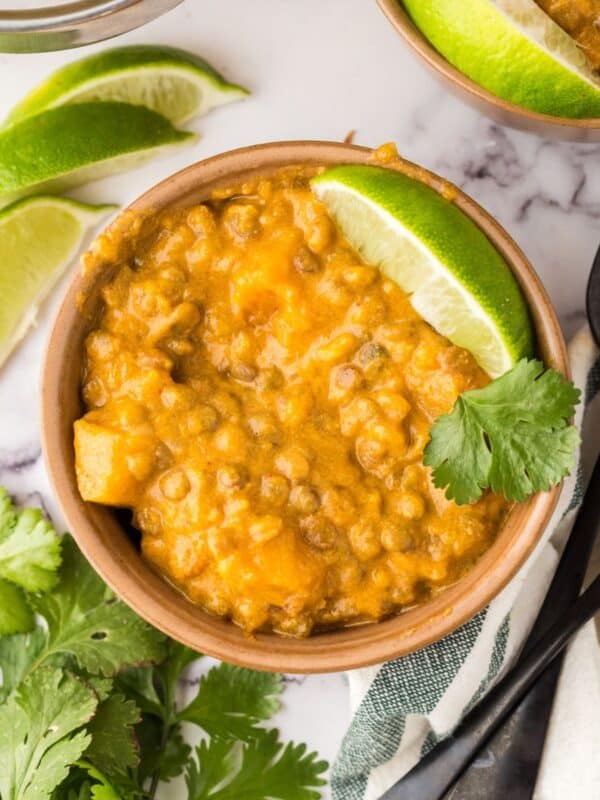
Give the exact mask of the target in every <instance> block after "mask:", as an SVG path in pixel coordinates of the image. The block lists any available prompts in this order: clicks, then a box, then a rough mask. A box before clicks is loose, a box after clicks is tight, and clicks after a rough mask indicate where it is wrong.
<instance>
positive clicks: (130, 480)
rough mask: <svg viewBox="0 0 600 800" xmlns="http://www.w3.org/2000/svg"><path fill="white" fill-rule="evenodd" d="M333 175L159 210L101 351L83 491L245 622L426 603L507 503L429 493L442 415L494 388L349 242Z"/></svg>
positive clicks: (83, 434)
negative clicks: (335, 212)
mask: <svg viewBox="0 0 600 800" xmlns="http://www.w3.org/2000/svg"><path fill="white" fill-rule="evenodd" d="M320 171H321V170H319V169H317V168H313V167H310V168H309V167H304V166H299V167H287V168H284V169H281V170H280V171H279V172H277V173H276V174H274V175H273V176H271V177H261V178H257V179H256V180H251V181H249V182H247V183H244V184H243V185H240V186H232V187H231V188H230V189H227V190H219V191H216V192H213V195H212V198H211V199H210V201H208V202H205V203H203V204H201V205H193V206H191V207H188V208H184V209H179V210H169V211H166V212H163V213H161V214H160V215H158V216H157V217H155V218H154V219H152V220H150V221H148V220H146V221H144V223H143V225H142V227H143V230H144V234H143V236H139V237H138V238H137V240H136V242H135V246H134V247H132V248H130V250H129V251H127V252H126V253H125V254H124V255H123V258H122V259H121V261H120V264H119V266H118V268H117V270H116V272H115V273H114V275H113V277H112V279H111V280H110V281H109V282H107V283H106V284H105V285H104V288H103V289H102V293H101V296H102V301H103V302H102V308H101V311H100V313H99V316H98V318H97V321H96V322H95V324H94V326H93V329H92V330H91V332H90V333H89V335H88V336H87V340H86V345H85V363H84V373H83V382H82V393H83V398H84V402H85V405H86V408H87V413H85V415H84V416H83V417H82V418H81V419H79V420H78V421H77V422H76V423H75V448H76V470H77V479H78V484H79V489H80V492H81V494H82V496H83V498H84V499H85V500H88V501H93V502H96V503H102V504H107V505H111V506H119V507H125V508H128V509H131V511H132V512H133V521H134V525H135V526H136V527H137V528H138V529H139V530H140V532H141V537H142V544H141V547H142V552H143V554H144V556H145V558H146V559H147V560H148V561H150V562H151V563H152V564H153V565H154V566H155V567H156V569H157V570H159V571H160V572H161V573H162V574H163V575H164V576H165V577H166V578H167V579H168V580H169V581H170V582H172V583H173V584H175V585H176V586H177V587H179V588H180V589H181V590H182V591H183V592H184V593H185V594H186V595H187V596H188V597H189V598H190V599H191V600H192V601H193V602H195V603H197V604H199V605H200V606H202V607H203V608H204V609H206V610H208V611H209V612H212V613H213V614H216V615H221V616H224V617H227V618H230V619H232V620H234V621H235V622H236V623H238V624H239V625H240V626H242V628H243V629H244V630H245V631H247V632H249V633H250V632H252V631H256V630H274V631H276V632H280V633H284V634H288V635H292V636H297V637H304V636H307V635H309V634H310V633H311V631H313V630H316V629H323V628H331V627H336V626H343V625H348V624H352V623H357V622H364V621H374V620H379V619H381V618H382V617H385V616H388V615H391V614H394V613H397V612H399V611H402V610H403V609H406V608H407V607H410V606H414V605H415V604H418V603H420V602H422V601H424V600H426V599H427V598H428V597H430V596H431V595H432V593H435V592H438V591H439V590H440V589H442V588H444V587H446V586H448V585H449V584H451V583H453V582H455V581H456V580H457V579H458V578H459V577H460V576H461V575H463V574H464V573H465V571H467V570H468V569H469V568H470V567H471V566H472V565H473V563H474V562H475V561H476V560H477V559H478V557H479V556H480V555H481V554H482V553H483V552H484V551H485V550H486V549H487V548H488V547H489V546H490V544H491V543H492V542H493V541H494V539H495V537H496V535H497V533H498V531H499V529H500V527H501V525H502V522H503V520H504V518H505V515H506V513H507V509H508V507H509V504H508V503H507V501H506V500H505V499H504V498H503V497H502V496H500V495H495V494H493V493H492V492H490V491H487V492H485V493H484V494H483V496H482V497H481V499H479V500H477V501H476V502H473V503H471V504H468V505H462V506H459V505H457V504H455V503H454V502H453V501H451V500H448V499H446V497H445V496H444V493H443V492H442V491H441V490H440V489H437V488H435V487H434V486H433V483H432V479H431V475H430V471H429V469H428V468H426V467H425V466H424V464H423V451H424V448H425V445H426V444H427V442H428V439H429V433H430V429H431V426H432V423H433V421H434V420H435V419H436V418H437V417H438V416H439V415H440V414H444V413H446V412H449V411H450V410H451V409H452V407H453V405H454V403H455V401H456V400H457V398H458V396H459V395H460V394H461V393H462V392H464V391H465V390H469V389H474V388H477V387H483V386H485V385H486V384H488V383H489V381H490V378H489V377H488V375H487V374H486V373H485V372H484V371H483V370H482V369H481V367H480V366H478V364H477V362H476V360H475V358H474V357H473V356H472V355H471V354H470V353H469V352H468V351H467V350H465V349H462V348H461V347H458V346H456V345H454V344H452V343H451V342H450V341H449V340H448V339H447V338H445V337H444V336H442V335H441V334H439V333H437V332H436V331H435V330H434V329H433V328H432V327H431V326H430V325H429V324H428V323H427V322H425V321H424V319H423V318H422V317H421V316H420V315H419V314H418V313H417V312H416V311H415V310H414V308H413V306H412V304H411V302H410V297H409V295H408V294H407V293H405V292H404V291H402V289H400V288H399V286H398V285H397V284H396V283H395V282H394V281H392V280H390V279H389V278H388V277H386V276H385V275H384V274H383V273H382V272H381V271H380V270H379V269H378V268H376V267H374V266H372V265H370V264H368V263H365V262H364V261H363V260H362V259H361V257H360V256H359V255H358V253H357V252H356V251H354V250H353V249H352V248H351V247H350V245H349V243H348V241H347V240H346V239H345V238H344V237H343V236H342V234H341V233H340V231H339V230H338V228H337V226H336V224H335V223H334V221H333V219H332V218H331V217H330V215H329V214H328V211H327V209H326V207H325V205H323V203H322V202H320V201H319V200H318V199H317V197H316V196H315V194H314V193H313V191H312V190H311V185H310V179H311V178H312V177H313V176H314V175H315V174H316V173H317V172H320ZM137 223H139V224H141V223H140V221H139V220H138V221H137ZM118 236H119V234H118V232H116V231H114V230H113V232H112V234H111V233H110V232H109V233H108V234H107V235H105V236H104V237H101V239H100V240H99V242H98V243H97V245H96V248H97V249H98V250H99V251H102V250H103V249H104V250H106V251H107V252H108V251H111V249H112V250H114V249H115V248H118V247H119V246H120V245H119V241H118Z"/></svg>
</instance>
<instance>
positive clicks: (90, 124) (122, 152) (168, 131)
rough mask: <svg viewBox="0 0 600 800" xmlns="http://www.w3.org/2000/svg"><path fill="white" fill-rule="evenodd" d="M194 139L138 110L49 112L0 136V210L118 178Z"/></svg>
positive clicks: (101, 107) (117, 106) (123, 106)
mask: <svg viewBox="0 0 600 800" xmlns="http://www.w3.org/2000/svg"><path fill="white" fill-rule="evenodd" d="M195 139H196V135H195V134H193V133H188V132H185V131H178V130H176V129H175V128H174V127H173V126H172V125H171V123H170V122H169V121H168V120H167V119H165V118H164V117H163V116H161V115H160V114H157V113H156V112H154V111H150V110H149V109H147V108H144V107H143V106H133V105H130V104H128V103H113V102H110V103H108V102H107V103H82V104H77V105H68V106H59V107H58V108H51V109H49V110H48V111H44V112H43V113H41V114H38V115H37V116H36V117H27V118H25V119H24V120H22V121H21V122H18V123H16V124H15V125H12V126H11V127H9V128H4V129H2V130H0V204H1V203H2V202H4V203H6V202H9V201H11V200H14V199H16V198H18V197H21V196H24V195H28V194H34V193H38V192H40V191H57V190H62V189H65V188H67V187H69V186H75V185H77V184H80V183H85V182H86V181H90V180H95V179H96V178H101V177H103V176H105V175H110V174H112V173H115V172H121V171H124V170H126V169H130V168H132V167H134V166H137V165H138V164H140V163H143V162H144V161H147V160H148V159H150V158H153V157H155V156H157V155H160V154H162V153H163V152H165V151H168V150H170V149H172V148H173V147H177V146H181V145H184V144H187V143H189V142H190V141H195Z"/></svg>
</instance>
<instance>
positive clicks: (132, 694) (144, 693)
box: [115, 667, 164, 719]
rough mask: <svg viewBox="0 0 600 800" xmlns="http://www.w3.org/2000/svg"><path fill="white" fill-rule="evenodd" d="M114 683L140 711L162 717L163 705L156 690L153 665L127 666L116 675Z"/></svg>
mask: <svg viewBox="0 0 600 800" xmlns="http://www.w3.org/2000/svg"><path fill="white" fill-rule="evenodd" d="M115 685H116V686H117V689H118V690H119V691H120V692H123V694H125V695H127V697H129V698H130V699H131V700H133V701H134V702H135V704H136V705H137V707H138V708H139V709H140V711H143V712H144V713H147V714H153V715H154V716H155V717H158V718H159V719H163V717H164V706H163V701H162V699H161V698H160V697H159V694H158V692H157V690H156V686H155V682H154V668H153V667H136V668H134V667H128V668H127V669H124V670H123V671H122V672H120V673H119V674H118V675H117V677H116V679H115Z"/></svg>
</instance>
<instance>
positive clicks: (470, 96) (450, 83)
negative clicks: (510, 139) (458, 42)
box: [377, 0, 600, 142]
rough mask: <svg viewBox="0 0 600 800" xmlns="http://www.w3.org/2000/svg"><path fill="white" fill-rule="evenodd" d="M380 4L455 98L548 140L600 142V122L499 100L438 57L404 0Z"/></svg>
mask: <svg viewBox="0 0 600 800" xmlns="http://www.w3.org/2000/svg"><path fill="white" fill-rule="evenodd" d="M377 3H378V5H379V7H380V8H381V10H382V11H383V13H384V14H385V15H386V17H387V18H388V19H389V21H390V22H391V23H392V25H393V26H394V28H395V29H396V30H397V31H398V33H399V34H400V36H402V38H403V39H404V41H405V42H406V43H407V44H408V46H409V47H411V48H412V49H413V50H414V51H415V52H416V53H417V54H418V55H419V56H420V57H421V58H422V59H423V61H425V63H426V64H427V66H428V67H429V68H430V69H431V70H433V72H434V73H435V75H436V76H437V77H438V78H439V80H440V81H441V82H442V83H443V84H444V85H445V86H446V87H447V88H448V89H450V91H452V92H453V93H454V94H455V95H457V96H458V97H460V98H461V99H462V100H465V101H466V102H467V103H469V104H470V105H472V106H474V107H475V108H477V109H478V110H479V111H481V112H483V113H484V114H487V115H488V116H489V117H491V118H492V119H494V120H496V122H499V123H500V124H501V125H510V126H511V127H513V128H518V129H519V130H523V131H527V132H529V133H536V134H538V135H539V136H545V137H548V138H555V139H567V140H569V141H575V142H599V141H600V119H569V118H567V117H554V116H550V115H549V114H538V113H537V112H536V111H529V110H528V109H527V108H523V107H522V106H518V105H515V104H514V103H509V102H508V101H507V100H502V99H501V98H500V97H496V95H495V94H492V93H491V92H488V91H487V89H484V88H483V87H482V86H480V85H479V84H478V83H475V81H472V80H471V79H470V78H468V77H467V76H466V75H464V74H463V73H462V72H461V71H460V70H458V69H456V67H454V66H452V64H450V62H449V61H446V59H445V58H444V56H442V55H441V54H440V53H438V51H437V50H436V49H435V48H434V47H433V46H432V45H431V44H430V43H429V42H428V40H427V39H426V38H425V37H424V36H423V34H422V33H421V31H420V30H419V29H418V28H417V26H416V25H415V24H414V22H413V21H412V20H411V18H410V17H409V15H408V14H407V12H406V11H405V10H404V8H403V6H402V2H401V0H377Z"/></svg>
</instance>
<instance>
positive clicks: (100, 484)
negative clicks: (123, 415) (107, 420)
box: [74, 419, 153, 506]
mask: <svg viewBox="0 0 600 800" xmlns="http://www.w3.org/2000/svg"><path fill="white" fill-rule="evenodd" d="M74 428H75V470H76V472H77V482H78V484H79V490H80V492H81V496H82V497H83V499H84V500H89V501H91V502H93V503H106V504H107V505H112V506H132V505H134V504H135V503H136V502H137V500H138V498H139V494H140V490H141V488H142V485H143V482H144V480H145V478H147V477H148V476H149V474H150V472H151V471H152V460H153V459H152V455H151V453H152V449H153V448H152V446H151V443H149V442H147V441H146V447H144V448H142V447H141V446H140V445H141V442H140V441H139V438H140V437H136V436H131V435H130V434H127V433H124V432H123V431H119V430H116V429H114V428H107V427H104V426H102V425H97V424H95V423H93V422H89V421H88V420H86V419H79V420H77V422H75V425H74ZM143 438H144V439H145V440H147V439H148V437H143ZM148 444H150V448H149V447H148ZM142 461H143V462H144V463H141V462H142Z"/></svg>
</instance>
